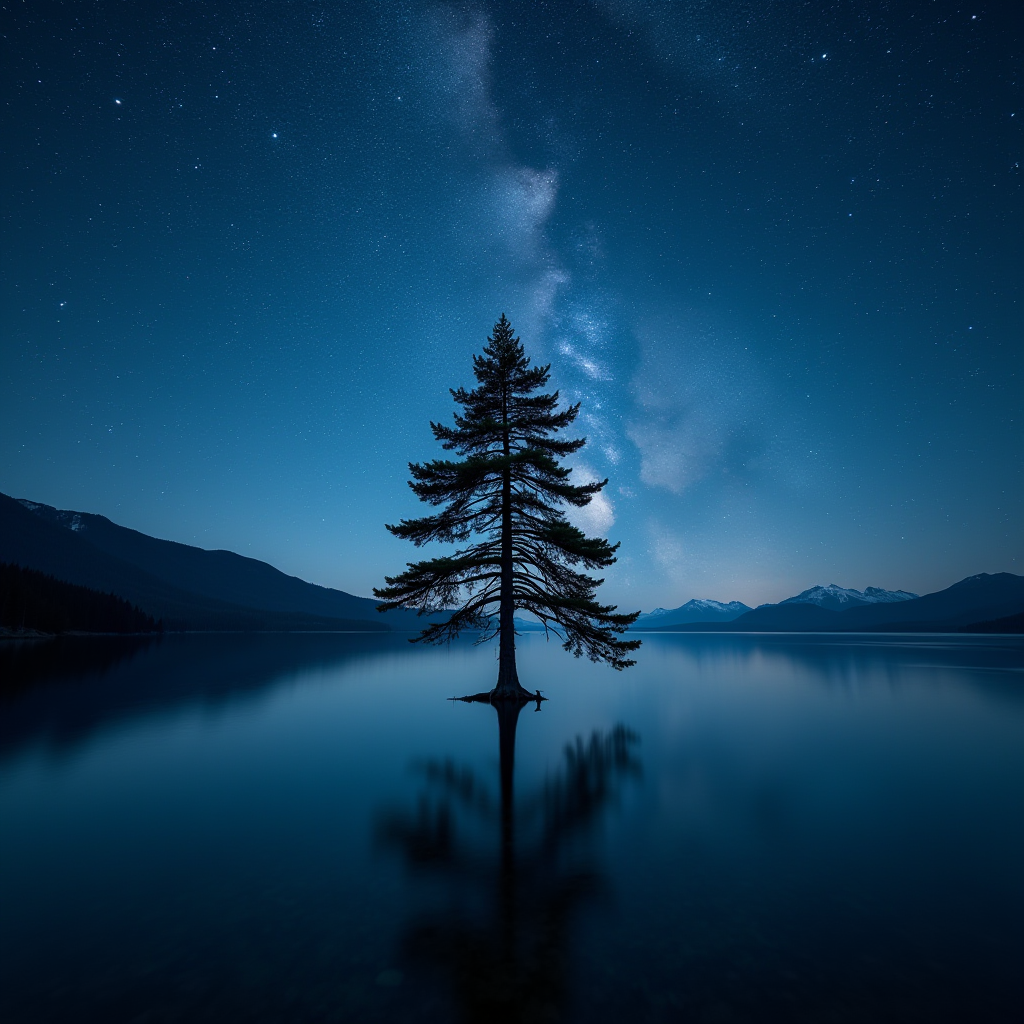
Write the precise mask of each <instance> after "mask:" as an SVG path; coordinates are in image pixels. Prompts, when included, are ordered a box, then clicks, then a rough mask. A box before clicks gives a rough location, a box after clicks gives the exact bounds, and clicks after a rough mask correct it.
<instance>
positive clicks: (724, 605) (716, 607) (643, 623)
mask: <svg viewBox="0 0 1024 1024" xmlns="http://www.w3.org/2000/svg"><path fill="white" fill-rule="evenodd" d="M749 611H750V606H749V605H745V604H744V603H743V602H742V601H729V602H722V601H709V600H703V599H699V598H698V599H696V600H693V601H687V602H686V604H684V605H681V606H680V607H679V608H671V609H669V608H655V609H654V611H651V612H644V613H643V614H642V615H641V616H640V617H639V618H638V619H637V620H636V625H637V627H645V628H647V629H659V628H660V627H662V626H677V625H679V624H681V623H683V622H731V621H732V620H733V619H738V618H739V617H740V616H741V615H742V614H743V613H744V612H749Z"/></svg>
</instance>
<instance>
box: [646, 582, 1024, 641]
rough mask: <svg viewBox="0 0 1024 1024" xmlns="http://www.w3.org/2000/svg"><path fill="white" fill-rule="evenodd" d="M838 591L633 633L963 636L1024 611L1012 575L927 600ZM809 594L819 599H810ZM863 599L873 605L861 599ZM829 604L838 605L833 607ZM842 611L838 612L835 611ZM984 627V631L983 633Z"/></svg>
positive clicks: (1023, 596) (1023, 588)
mask: <svg viewBox="0 0 1024 1024" xmlns="http://www.w3.org/2000/svg"><path fill="white" fill-rule="evenodd" d="M842 589H843V588H839V587H812V588H811V589H810V590H808V591H804V593H803V594H799V595H797V597H796V598H790V599H788V600H786V601H782V602H780V603H779V604H767V605H761V606H760V607H758V608H755V609H754V610H753V611H749V612H745V613H744V614H742V615H740V616H738V617H737V618H735V619H732V620H730V621H728V622H722V621H721V620H718V621H716V620H713V619H706V620H704V621H702V622H678V623H671V624H670V623H666V624H664V625H657V626H647V625H646V624H640V623H638V624H637V626H635V627H633V628H634V629H641V630H642V629H644V628H647V629H661V630H667V631H671V632H797V633H799V632H813V633H821V632H837V633H843V632H908V633H913V632H962V631H964V630H965V629H969V627H971V626H972V625H977V626H979V631H981V632H985V631H990V630H991V628H993V627H992V624H993V623H994V622H997V621H998V622H1002V621H1003V620H1006V621H1007V628H1008V629H1010V628H1012V625H1011V624H1012V622H1013V621H1015V620H1014V618H1013V617H1015V616H1018V615H1019V614H1020V613H1021V612H1024V576H1016V575H1014V574H1013V573H1009V572H1000V573H992V574H989V573H979V574H977V575H975V576H968V577H967V578H966V579H963V580H960V582H959V583H954V584H953V585H952V586H951V587H947V588H946V589H945V590H939V591H936V592H935V593H933V594H925V595H924V596H923V597H917V596H913V595H911V596H906V597H905V596H902V595H905V594H907V593H908V592H907V591H882V590H880V589H879V588H874V587H869V588H868V590H866V591H864V593H863V594H861V598H862V599H861V600H858V601H854V600H852V599H851V597H850V596H849V595H850V594H851V593H852V594H854V595H857V594H860V591H852V592H849V591H844V594H845V595H846V596H845V600H842V599H841V597H840V596H839V595H837V594H836V593H835V591H838V590H842ZM805 595H810V596H811V597H815V598H817V600H809V599H806V597H805ZM864 596H870V597H873V598H874V600H866V601H865V600H863V597H864ZM826 602H834V604H833V606H832V607H829V606H828V605H827V604H826ZM836 606H838V607H836ZM981 627H985V628H981Z"/></svg>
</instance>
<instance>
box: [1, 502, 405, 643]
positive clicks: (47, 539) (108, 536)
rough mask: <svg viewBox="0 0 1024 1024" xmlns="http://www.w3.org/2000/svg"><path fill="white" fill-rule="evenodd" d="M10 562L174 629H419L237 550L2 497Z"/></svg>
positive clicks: (4, 553) (4, 547)
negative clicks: (109, 597) (113, 598)
mask: <svg viewBox="0 0 1024 1024" xmlns="http://www.w3.org/2000/svg"><path fill="white" fill-rule="evenodd" d="M0 561H5V562H12V563H15V564H17V565H22V566H25V567H26V568H30V569H36V570H38V571H39V572H43V573H47V574H48V575H51V576H54V577H55V578H57V579H59V580H64V581H66V582H68V583H74V584H77V585H79V586H84V587H90V588H92V589H95V590H101V591H104V592H109V593H113V594H117V595H118V596H119V597H122V598H124V599H125V600H127V601H130V602H131V603H133V604H136V605H138V606H139V607H140V608H142V609H143V611H145V612H146V613H147V614H149V615H152V616H153V617H154V618H159V619H163V620H164V625H165V627H166V628H167V629H183V628H184V629H244V630H261V629H274V630H279V629H334V630H337V629H359V630H364V629H370V630H375V631H376V630H386V629H388V628H389V625H391V626H393V627H395V628H406V629H414V628H418V624H417V623H416V616H415V614H414V613H411V612H405V613H393V614H391V615H390V616H387V617H385V616H381V615H379V614H378V613H377V611H376V603H375V602H374V601H372V600H370V599H369V598H359V597H353V596H352V595H351V594H346V593H343V592H342V591H340V590H329V589H328V588H326V587H317V586H315V585H314V584H312V583H305V582H304V581H302V580H299V579H296V578H295V577H294V576H287V575H285V574H284V573H282V572H279V571H278V570H277V569H275V568H273V567H272V566H270V565H267V564H266V563H265V562H259V561H257V560H256V559H254V558H245V557H243V556H242V555H235V554H233V553H231V552H229V551H204V550H203V549H201V548H194V547H190V546H189V545H187V544H177V543H175V542H174V541H164V540H157V539H156V538H154V537H148V536H146V534H143V533H139V532H138V531H136V530H129V529H126V528H125V527H122V526H118V525H117V524H116V523H112V522H111V521H110V520H109V519H106V518H104V517H103V516H93V515H89V514H88V513H82V512H68V511H63V510H59V509H55V508H52V507H51V506H49V505H40V504H38V503H35V502H29V503H22V502H20V501H17V500H15V499H14V498H10V497H8V496H7V495H3V494H0Z"/></svg>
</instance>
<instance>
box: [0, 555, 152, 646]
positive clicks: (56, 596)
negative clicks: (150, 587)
mask: <svg viewBox="0 0 1024 1024" xmlns="http://www.w3.org/2000/svg"><path fill="white" fill-rule="evenodd" d="M0 627H2V628H4V629H9V630H13V631H15V632H21V631H26V630H31V631H35V632H39V633H70V632H83V633H153V632H156V631H157V630H158V629H159V628H160V626H159V624H158V623H157V622H156V621H155V620H154V619H153V618H152V617H151V616H149V615H147V614H146V613H145V612H143V611H140V610H139V609H138V608H136V607H135V606H134V605H132V604H130V603H129V602H128V601H125V600H124V599H123V598H120V597H117V596H116V595H114V594H105V593H102V592H101V591H99V590H92V589H91V588H89V587H80V586H77V585H75V584H74V583H65V582H64V581H63V580H58V579H54V577H53V576H48V575H47V574H46V573H42V572H37V571H36V570H35V569H26V568H24V567H23V566H20V565H11V564H9V563H7V562H0Z"/></svg>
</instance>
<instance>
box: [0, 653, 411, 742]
mask: <svg viewBox="0 0 1024 1024" xmlns="http://www.w3.org/2000/svg"><path fill="white" fill-rule="evenodd" d="M415 653H416V651H415V649H414V648H413V647H412V645H410V644H409V643H408V642H407V640H406V638H405V637H401V636H389V635H388V634H330V633H322V634H320V633H238V634H193V635H181V636H174V635H171V636H164V637H162V638H155V639H154V638H138V637H125V638H120V637H106V636H104V637H58V638H56V639H53V640H45V641H17V642H8V643H4V644H2V645H0V680H2V681H3V683H2V688H0V760H3V759H5V758H8V757H10V756H12V755H13V754H15V753H17V752H18V751H19V750H22V749H24V748H25V747H27V746H30V745H35V744H45V745H49V746H52V747H57V748H66V747H69V746H73V745H75V744H78V743H81V742H83V741H85V740H87V739H88V738H89V737H90V736H91V735H92V734H93V733H95V732H96V731H97V730H99V729H102V728H104V727H106V726H108V725H110V724H113V723H115V722H126V721H131V720H134V719H139V718H144V717H150V716H156V715H161V714H166V713H167V712H169V711H172V710H174V709H176V708H182V707H187V706H204V707H222V706H225V705H227V704H229V703H231V702H234V701H237V700H240V699H247V698H251V697H252V696H254V695H256V694H258V693H261V692H264V691H267V690H269V689H270V688H272V687H274V686H277V685H280V684H282V683H284V682H286V681H287V680H288V679H289V678H291V677H293V676H294V675H295V674H296V673H298V672H300V671H305V670H309V669H315V668H328V667H337V666H340V665H342V664H351V663H353V662H358V661H360V660H366V659H372V658H375V657H378V656H380V655H382V654H387V655H389V656H392V657H398V656H410V655H415Z"/></svg>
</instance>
